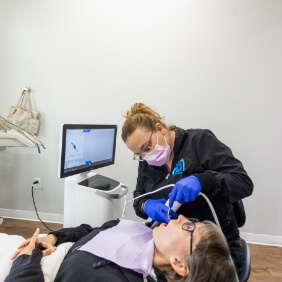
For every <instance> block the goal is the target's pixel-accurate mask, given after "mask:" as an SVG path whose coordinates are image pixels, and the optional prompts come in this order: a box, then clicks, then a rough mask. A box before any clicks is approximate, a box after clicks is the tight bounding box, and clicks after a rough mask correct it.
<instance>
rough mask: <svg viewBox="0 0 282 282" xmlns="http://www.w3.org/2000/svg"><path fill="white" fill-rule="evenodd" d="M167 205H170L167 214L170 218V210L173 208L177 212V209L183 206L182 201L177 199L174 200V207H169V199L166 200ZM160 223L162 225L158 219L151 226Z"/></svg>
mask: <svg viewBox="0 0 282 282" xmlns="http://www.w3.org/2000/svg"><path fill="white" fill-rule="evenodd" d="M165 205H166V206H167V207H168V212H167V216H168V217H169V218H170V215H169V211H170V210H171V209H172V210H173V211H175V212H176V211H177V210H178V209H179V208H180V207H181V204H180V203H178V202H177V201H174V203H173V205H172V207H171V208H170V207H169V199H168V200H167V201H166V203H165ZM159 225H160V223H159V222H157V221H155V222H154V223H153V225H152V226H151V228H152V229H153V228H154V227H156V226H159Z"/></svg>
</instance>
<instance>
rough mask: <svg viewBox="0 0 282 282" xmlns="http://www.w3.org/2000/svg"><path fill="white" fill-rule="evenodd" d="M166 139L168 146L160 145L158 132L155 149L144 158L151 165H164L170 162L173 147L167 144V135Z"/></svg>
mask: <svg viewBox="0 0 282 282" xmlns="http://www.w3.org/2000/svg"><path fill="white" fill-rule="evenodd" d="M163 136H164V135H163ZM164 139H165V142H166V146H161V145H159V144H158V142H159V140H158V134H157V144H156V146H155V148H154V149H153V151H152V152H150V153H149V154H148V155H146V156H145V157H144V158H143V159H144V160H145V161H146V162H147V163H148V164H149V165H155V166H162V165H164V164H166V163H167V162H168V160H169V157H170V153H171V149H170V147H169V146H168V144H167V141H166V138H165V136H164Z"/></svg>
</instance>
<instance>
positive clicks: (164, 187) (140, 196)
mask: <svg viewBox="0 0 282 282" xmlns="http://www.w3.org/2000/svg"><path fill="white" fill-rule="evenodd" d="M173 186H174V184H168V185H165V186H163V187H161V188H159V189H157V190H155V191H151V192H148V193H145V194H142V195H139V196H137V197H135V198H133V199H131V200H129V201H128V202H126V198H124V199H125V201H124V206H123V211H122V215H121V217H120V218H124V213H125V210H126V206H127V205H128V204H129V203H130V202H132V201H134V200H137V199H139V198H142V197H144V196H147V195H150V194H154V193H157V192H159V191H161V190H163V189H166V188H169V187H173Z"/></svg>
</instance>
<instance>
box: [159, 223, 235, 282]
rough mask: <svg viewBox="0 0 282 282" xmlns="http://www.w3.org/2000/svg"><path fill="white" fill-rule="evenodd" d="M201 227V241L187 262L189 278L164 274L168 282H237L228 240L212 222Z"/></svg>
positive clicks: (171, 272)
mask: <svg viewBox="0 0 282 282" xmlns="http://www.w3.org/2000/svg"><path fill="white" fill-rule="evenodd" d="M202 223H203V224H204V225H201V226H199V227H198V228H199V234H200V241H199V243H198V244H197V245H196V247H195V249H194V250H193V252H192V254H191V255H189V254H187V256H186V258H185V259H186V261H187V264H188V268H189V276H187V277H181V276H180V275H178V274H177V273H176V272H174V271H173V270H171V271H167V272H164V271H163V274H164V275H165V277H166V279H167V281H168V282H172V281H174V282H195V281H196V282H226V281H228V282H237V281H238V279H237V274H236V269H235V266H234V263H233V261H232V259H231V257H230V252H229V248H228V245H227V242H226V239H225V237H224V235H223V233H222V232H221V230H220V229H219V228H218V226H216V225H215V224H214V223H213V222H211V221H203V222H202Z"/></svg>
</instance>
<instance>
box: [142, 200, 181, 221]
mask: <svg viewBox="0 0 282 282" xmlns="http://www.w3.org/2000/svg"><path fill="white" fill-rule="evenodd" d="M165 203H166V200H165V199H157V200H153V199H149V200H147V201H146V203H145V206H144V212H145V213H146V214H147V215H148V216H149V217H150V218H151V219H153V220H155V221H157V222H159V223H163V222H165V223H169V221H170V218H169V216H168V212H169V215H170V216H171V217H173V218H177V217H178V215H177V213H176V212H174V211H173V210H171V209H169V208H168V206H166V205H165Z"/></svg>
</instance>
